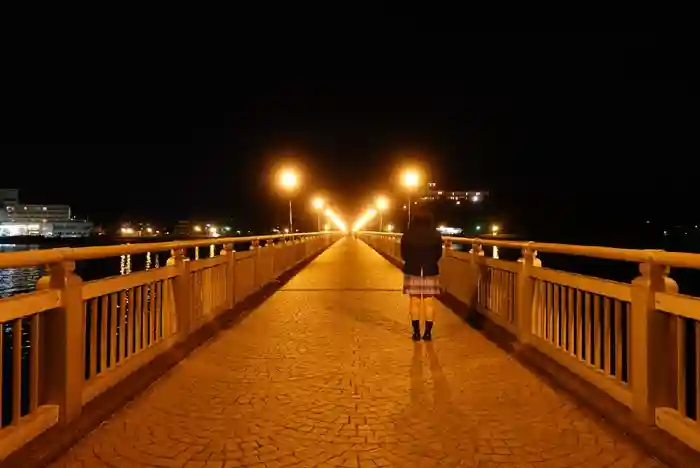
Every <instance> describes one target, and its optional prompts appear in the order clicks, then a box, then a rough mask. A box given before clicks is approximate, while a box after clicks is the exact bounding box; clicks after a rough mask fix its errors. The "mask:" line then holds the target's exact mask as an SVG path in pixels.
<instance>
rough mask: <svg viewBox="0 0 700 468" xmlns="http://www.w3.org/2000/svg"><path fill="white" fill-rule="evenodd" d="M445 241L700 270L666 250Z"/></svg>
mask: <svg viewBox="0 0 700 468" xmlns="http://www.w3.org/2000/svg"><path fill="white" fill-rule="evenodd" d="M363 234H370V235H382V236H386V237H395V238H396V237H401V236H402V235H403V234H402V233H393V232H391V233H390V232H373V231H363ZM442 238H443V240H446V241H450V242H452V243H454V244H469V245H474V244H477V245H483V246H488V247H502V248H506V249H529V250H535V251H538V252H546V253H555V254H564V255H576V256H581V257H592V258H604V259H608V260H620V261H624V262H633V263H653V264H657V265H667V266H672V267H677V268H695V269H700V254H696V253H687V252H667V251H665V250H652V249H649V250H645V249H622V248H616V247H601V246H594V245H571V244H554V243H549V242H532V241H506V240H495V239H482V238H479V237H452V236H443V237H442Z"/></svg>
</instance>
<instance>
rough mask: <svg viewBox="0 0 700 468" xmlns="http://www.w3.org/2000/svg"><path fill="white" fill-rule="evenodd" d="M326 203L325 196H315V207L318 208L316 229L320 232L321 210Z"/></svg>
mask: <svg viewBox="0 0 700 468" xmlns="http://www.w3.org/2000/svg"><path fill="white" fill-rule="evenodd" d="M325 204H326V202H325V201H324V200H323V198H315V199H314V202H313V205H314V209H315V210H316V228H317V229H316V230H317V231H318V232H321V210H322V209H323V207H324V206H325Z"/></svg>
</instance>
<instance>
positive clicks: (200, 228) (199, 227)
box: [192, 226, 202, 232]
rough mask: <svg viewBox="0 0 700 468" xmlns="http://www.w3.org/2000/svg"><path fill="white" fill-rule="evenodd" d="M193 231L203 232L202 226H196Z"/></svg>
mask: <svg viewBox="0 0 700 468" xmlns="http://www.w3.org/2000/svg"><path fill="white" fill-rule="evenodd" d="M192 229H194V232H202V226H195V227H194V228H192Z"/></svg>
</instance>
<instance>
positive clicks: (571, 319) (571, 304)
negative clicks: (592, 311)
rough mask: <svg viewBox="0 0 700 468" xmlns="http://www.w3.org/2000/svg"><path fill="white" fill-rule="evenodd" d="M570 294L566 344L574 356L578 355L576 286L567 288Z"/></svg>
mask: <svg viewBox="0 0 700 468" xmlns="http://www.w3.org/2000/svg"><path fill="white" fill-rule="evenodd" d="M567 289H568V296H567V301H566V324H567V326H568V328H569V332H568V337H567V340H566V345H567V346H568V351H569V354H571V355H572V356H575V355H576V348H575V345H576V339H575V336H576V328H575V327H574V315H575V314H576V309H575V306H576V304H575V302H574V288H571V287H569V288H567Z"/></svg>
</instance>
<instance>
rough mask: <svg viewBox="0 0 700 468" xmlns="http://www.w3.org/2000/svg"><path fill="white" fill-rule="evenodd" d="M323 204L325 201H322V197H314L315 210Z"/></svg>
mask: <svg viewBox="0 0 700 468" xmlns="http://www.w3.org/2000/svg"><path fill="white" fill-rule="evenodd" d="M324 204H325V203H324V201H323V199H322V198H316V199H314V202H313V206H314V208H316V209H317V210H320V209H321V208H323V205H324Z"/></svg>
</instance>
